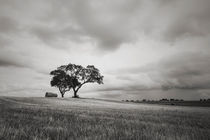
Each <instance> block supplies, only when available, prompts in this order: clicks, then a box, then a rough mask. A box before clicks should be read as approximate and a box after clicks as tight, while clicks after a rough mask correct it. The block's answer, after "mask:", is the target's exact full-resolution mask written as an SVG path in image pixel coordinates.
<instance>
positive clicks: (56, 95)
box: [45, 92, 58, 97]
mask: <svg viewBox="0 0 210 140" xmlns="http://www.w3.org/2000/svg"><path fill="white" fill-rule="evenodd" d="M45 97H58V94H56V93H52V92H46V93H45Z"/></svg>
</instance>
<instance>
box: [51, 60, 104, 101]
mask: <svg viewBox="0 0 210 140" xmlns="http://www.w3.org/2000/svg"><path fill="white" fill-rule="evenodd" d="M50 75H52V76H53V77H52V80H51V86H54V87H57V88H58V89H59V91H60V93H61V96H62V97H64V94H65V92H67V91H69V90H71V89H73V92H74V96H73V97H75V98H77V97H78V95H77V93H78V91H79V89H80V88H81V87H82V86H83V85H84V84H86V83H98V84H103V77H104V76H102V75H101V74H100V71H99V69H97V68H96V67H95V66H94V65H88V66H87V67H82V66H81V65H76V64H71V63H70V64H68V65H62V66H60V67H58V68H57V69H56V70H53V71H51V72H50Z"/></svg>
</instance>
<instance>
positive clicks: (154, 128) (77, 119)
mask: <svg viewBox="0 0 210 140" xmlns="http://www.w3.org/2000/svg"><path fill="white" fill-rule="evenodd" d="M83 100H84V101H85V99H80V100H78V99H77V100H76V101H75V100H73V99H71V100H70V101H68V102H72V104H70V105H65V103H64V101H62V100H58V99H47V100H43V101H42V100H41V101H40V99H35V100H30V98H27V99H21V100H20V99H19V100H18V102H17V101H16V99H14V98H13V99H10V100H3V99H2V100H1V98H0V112H1V114H0V139H1V140H10V139H11V140H13V139H17V140H29V139H32V140H39V139H43V140H47V139H48V140H59V139H64V140H65V139H66V140H67V139H87V140H94V139H95V140H99V139H104V140H107V139H124V140H128V139H145V140H147V139H148V140H152V139H155V140H156V139H157V140H159V139H160V140H162V139H166V140H168V139H171V140H179V139H183V140H207V139H210V120H209V116H210V112H209V111H208V109H204V110H202V109H200V108H195V109H196V110H182V109H170V108H164V107H162V106H159V107H158V108H155V109H154V108H153V107H148V108H142V107H141V106H138V105H130V104H126V103H114V104H112V102H110V103H108V104H111V105H110V106H105V107H103V103H104V104H105V103H107V102H100V105H101V106H100V105H97V103H94V102H93V103H92V105H91V100H88V102H90V103H83ZM21 101H22V102H24V103H21ZM27 101H28V102H27ZM53 102H56V104H53ZM75 102H77V103H75ZM30 103H31V104H30ZM36 103H37V104H36ZM62 103H63V104H62ZM74 103H75V104H74ZM112 105H120V106H121V108H120V107H119V108H118V107H114V106H113V107H111V106H112ZM124 106H125V107H124ZM147 106H149V105H147Z"/></svg>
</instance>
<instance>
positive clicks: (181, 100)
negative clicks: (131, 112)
mask: <svg viewBox="0 0 210 140" xmlns="http://www.w3.org/2000/svg"><path fill="white" fill-rule="evenodd" d="M122 101H124V102H134V103H141V102H184V101H185V100H183V99H173V98H172V99H167V98H162V99H160V100H149V99H142V100H122ZM197 101H200V102H210V98H209V99H200V100H197Z"/></svg>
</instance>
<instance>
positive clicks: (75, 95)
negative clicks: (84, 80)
mask: <svg viewBox="0 0 210 140" xmlns="http://www.w3.org/2000/svg"><path fill="white" fill-rule="evenodd" d="M73 98H79V96H78V95H77V91H75V90H74V96H73Z"/></svg>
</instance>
